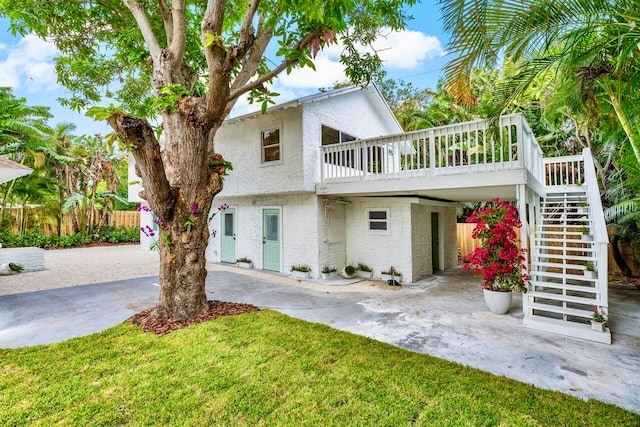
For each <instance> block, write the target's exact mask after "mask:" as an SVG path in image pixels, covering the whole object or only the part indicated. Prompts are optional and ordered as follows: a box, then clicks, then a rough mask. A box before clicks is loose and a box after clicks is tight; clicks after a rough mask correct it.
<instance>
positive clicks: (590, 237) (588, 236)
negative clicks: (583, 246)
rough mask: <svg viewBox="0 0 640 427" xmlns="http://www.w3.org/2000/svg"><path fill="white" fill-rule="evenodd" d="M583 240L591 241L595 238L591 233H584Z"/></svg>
mask: <svg viewBox="0 0 640 427" xmlns="http://www.w3.org/2000/svg"><path fill="white" fill-rule="evenodd" d="M582 240H583V241H585V242H591V241H592V240H593V236H592V235H591V234H583V235H582Z"/></svg>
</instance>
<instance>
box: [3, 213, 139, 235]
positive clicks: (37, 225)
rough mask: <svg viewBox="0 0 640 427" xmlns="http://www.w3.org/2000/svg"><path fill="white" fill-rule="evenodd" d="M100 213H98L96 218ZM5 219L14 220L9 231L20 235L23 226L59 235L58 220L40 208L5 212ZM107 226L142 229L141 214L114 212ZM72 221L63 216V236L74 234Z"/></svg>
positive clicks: (10, 223) (110, 215) (68, 216)
mask: <svg viewBox="0 0 640 427" xmlns="http://www.w3.org/2000/svg"><path fill="white" fill-rule="evenodd" d="M97 215H98V213H97V212H96V216H97ZM5 217H11V218H13V219H12V220H11V221H10V222H9V226H8V228H9V230H10V231H11V232H12V233H14V234H18V233H19V232H20V229H21V225H23V226H24V228H25V229H27V230H31V229H37V230H40V232H41V233H42V234H44V235H47V236H53V235H57V234H58V226H57V224H56V220H55V218H54V217H53V216H52V215H47V214H44V213H43V212H42V210H41V209H38V208H26V209H22V208H12V209H7V210H6V211H5ZM107 225H108V226H110V227H127V228H138V227H140V212H138V211H113V212H111V213H109V215H108V216H107ZM72 229H73V227H72V220H71V214H66V215H63V217H62V235H63V236H68V235H70V234H72Z"/></svg>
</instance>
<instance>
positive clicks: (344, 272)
mask: <svg viewBox="0 0 640 427" xmlns="http://www.w3.org/2000/svg"><path fill="white" fill-rule="evenodd" d="M340 275H342V277H344V278H345V279H353V278H354V277H356V273H353V274H347V272H346V271H345V270H344V269H343V270H342V272H340Z"/></svg>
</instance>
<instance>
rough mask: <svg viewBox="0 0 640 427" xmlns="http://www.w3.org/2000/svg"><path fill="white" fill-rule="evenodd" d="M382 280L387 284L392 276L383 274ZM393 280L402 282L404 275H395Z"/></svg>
mask: <svg viewBox="0 0 640 427" xmlns="http://www.w3.org/2000/svg"><path fill="white" fill-rule="evenodd" d="M380 278H381V279H382V280H384V281H385V282H386V281H388V280H391V275H390V274H381V275H380ZM393 280H397V281H398V282H402V274H394V275H393Z"/></svg>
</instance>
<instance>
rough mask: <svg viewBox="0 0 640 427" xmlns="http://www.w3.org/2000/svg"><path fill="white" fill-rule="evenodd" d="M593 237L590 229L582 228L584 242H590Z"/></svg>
mask: <svg viewBox="0 0 640 427" xmlns="http://www.w3.org/2000/svg"><path fill="white" fill-rule="evenodd" d="M592 238H593V237H592V236H591V234H589V227H586V226H585V227H582V240H584V241H585V242H590V241H591V239H592Z"/></svg>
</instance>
